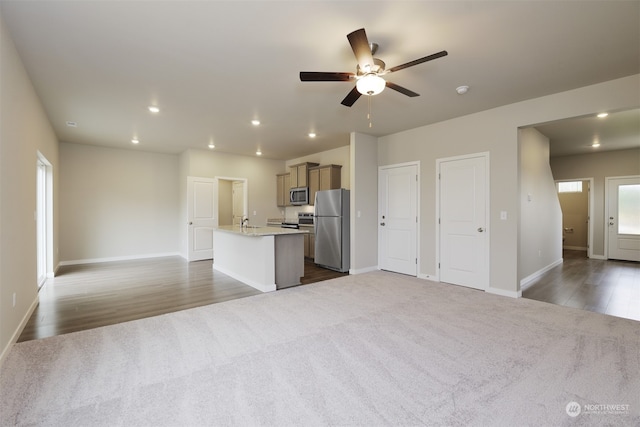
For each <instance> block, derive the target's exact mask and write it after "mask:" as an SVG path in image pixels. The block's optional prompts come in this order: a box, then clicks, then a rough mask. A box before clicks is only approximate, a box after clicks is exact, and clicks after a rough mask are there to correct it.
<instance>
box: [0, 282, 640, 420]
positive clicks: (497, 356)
mask: <svg viewBox="0 0 640 427" xmlns="http://www.w3.org/2000/svg"><path fill="white" fill-rule="evenodd" d="M571 402H575V404H571ZM567 405H569V411H567ZM614 405H615V406H614ZM0 411H1V412H0V425H2V426H10V425H11V426H12V425H20V426H22V425H43V426H94V425H95V426H158V425H167V426H178V425H187V426H201V425H215V426H220V425H238V426H252V425H267V426H291V425H303V426H313V425H333V426H336V425H349V426H350V425H359V426H378V425H449V426H474V425H478V426H499V425H504V426H518V425H532V426H551V425H554V426H561V425H568V426H569V425H620V426H622V425H625V426H631V425H640V322H636V321H633V320H625V319H620V318H615V317H610V316H606V315H602V314H597V313H590V312H585V311H579V310H573V309H570V308H565V307H559V306H555V305H551V304H546V303H542V302H537V301H531V300H526V299H519V300H515V299H510V298H505V297H499V296H495V295H489V294H485V293H483V292H479V291H474V290H470V289H466V288H461V287H456V286H451V285H445V284H438V283H433V282H428V281H423V280H419V279H415V278H410V277H406V276H401V275H395V274H391V273H385V272H374V273H368V274H362V275H357V276H348V277H344V278H340V279H335V280H331V281H327V282H321V283H316V284H313V285H307V286H301V287H297V288H292V289H288V290H283V291H278V292H275V293H269V294H263V295H258V296H254V297H248V298H244V299H240V300H235V301H228V302H224V303H220V304H215V305H210V306H206V307H200V308H195V309H191V310H186V311H182V312H178V313H171V314H167V315H163V316H158V317H154V318H148V319H142V320H136V321H133V322H128V323H123V324H119V325H113V326H107V327H103V328H98V329H94V330H89V331H83V332H77V333H72V334H68V335H62V336H57V337H52V338H47V339H42V340H37V341H28V342H24V343H20V344H17V345H15V347H14V348H13V350H12V351H11V353H10V354H9V356H8V358H7V360H6V362H5V363H4V365H3V366H2V368H1V370H0ZM568 412H569V413H570V414H571V415H572V416H570V415H569V414H568Z"/></svg>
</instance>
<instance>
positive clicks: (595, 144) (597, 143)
mask: <svg viewBox="0 0 640 427" xmlns="http://www.w3.org/2000/svg"><path fill="white" fill-rule="evenodd" d="M591 146H592V147H593V148H598V147H600V143H599V142H594V143H593V144H591Z"/></svg>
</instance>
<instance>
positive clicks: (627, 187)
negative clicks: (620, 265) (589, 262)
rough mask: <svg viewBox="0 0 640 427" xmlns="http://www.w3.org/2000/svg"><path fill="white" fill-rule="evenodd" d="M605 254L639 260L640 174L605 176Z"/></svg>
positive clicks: (628, 259)
mask: <svg viewBox="0 0 640 427" xmlns="http://www.w3.org/2000/svg"><path fill="white" fill-rule="evenodd" d="M607 212H608V215H607V227H608V240H609V242H608V249H609V255H608V257H609V258H611V259H619V260H626V261H640V176H631V177H621V178H607Z"/></svg>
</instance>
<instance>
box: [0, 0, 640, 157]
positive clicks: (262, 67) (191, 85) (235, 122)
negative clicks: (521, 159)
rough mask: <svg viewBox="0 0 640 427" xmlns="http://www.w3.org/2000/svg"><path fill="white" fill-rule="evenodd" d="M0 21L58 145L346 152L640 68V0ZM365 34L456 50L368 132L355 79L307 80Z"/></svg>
mask: <svg viewBox="0 0 640 427" xmlns="http://www.w3.org/2000/svg"><path fill="white" fill-rule="evenodd" d="M0 11H1V13H2V17H3V19H4V21H5V23H6V25H7V26H8V27H9V30H10V33H11V35H12V37H13V39H14V41H15V44H16V46H17V49H18V52H19V54H20V55H21V57H22V59H23V62H24V64H25V67H26V68H27V71H28V73H29V75H30V77H31V79H32V80H33V82H34V85H35V87H36V90H37V92H38V95H39V96H40V98H41V99H42V101H43V103H44V106H45V109H46V111H47V114H48V116H49V118H50V120H51V123H52V125H53V127H54V129H55V132H56V134H57V136H58V137H59V139H60V140H62V141H66V142H74V143H84V144H97V145H104V146H112V147H123V148H132V149H136V150H149V151H156V152H166V153H179V152H181V151H183V150H185V149H187V148H201V149H207V148H206V147H207V144H208V143H209V142H210V141H213V142H214V143H215V145H216V148H215V150H219V151H223V152H230V153H236V154H242V155H254V153H255V151H256V150H257V149H261V150H262V152H263V153H264V154H263V156H264V157H267V158H273V159H291V158H295V157H299V156H303V155H307V154H311V153H315V152H319V151H324V150H327V149H331V148H336V147H339V146H344V145H347V144H348V143H349V132H351V131H356V132H362V133H367V134H372V135H376V136H382V135H387V134H390V133H395V132H398V131H401V130H405V129H410V128H414V127H418V126H422V125H426V124H430V123H434V122H438V121H442V120H446V119H449V118H453V117H458V116H461V115H465V114H470V113H473V112H477V111H481V110H485V109H489V108H493V107H496V106H500V105H504V104H509V103H513V102H517V101H521V100H525V99H530V98H535V97H539V96H543V95H547V94H551V93H556V92H560V91H565V90H570V89H574V88H577V87H582V86H585V85H590V84H594V83H598V82H602V81H606V80H611V79H615V78H619V77H624V76H628V75H632V74H637V73H639V72H640V2H639V1H590V2H583V1H438V2H436V1H341V2H337V1H271V0H262V1H106V0H103V1H95V0H94V1H58V0H48V1H6V0H0ZM362 27H364V28H365V29H366V31H367V35H368V37H369V41H370V42H375V43H378V44H379V45H380V48H379V50H378V53H377V54H376V57H379V58H380V59H382V60H384V61H385V62H386V64H387V66H388V67H392V66H395V65H399V64H403V63H405V62H408V61H411V60H414V59H417V58H421V57H423V56H426V55H428V54H431V53H434V52H437V51H440V50H447V51H448V52H449V56H447V57H444V58H440V59H437V60H435V61H431V62H427V63H424V64H421V65H417V66H415V67H412V68H408V69H405V70H402V71H398V72H396V73H393V74H390V75H388V76H387V77H388V80H390V81H392V82H394V83H397V84H399V85H402V86H404V87H406V88H408V89H411V90H413V91H415V92H418V93H419V94H421V96H420V97H416V98H409V97H406V96H404V95H401V94H399V93H398V92H395V91H393V90H385V91H384V92H383V93H382V94H380V95H377V96H375V97H373V98H371V101H372V106H371V108H372V119H373V120H372V121H373V126H372V127H371V128H369V122H368V120H367V118H366V115H367V98H366V97H361V98H360V100H359V101H358V102H356V103H355V105H354V106H353V107H351V108H348V107H345V106H343V105H341V104H340V101H341V100H342V99H343V98H344V97H345V95H346V94H347V93H348V92H349V91H350V90H351V88H352V83H345V82H305V83H303V82H300V79H299V75H298V73H299V72H300V71H344V72H355V66H356V61H355V58H354V57H353V53H352V51H351V48H350V46H349V44H348V41H347V38H346V35H347V34H348V33H350V32H352V31H354V30H356V29H358V28H362ZM460 85H469V86H470V90H469V92H468V93H467V94H466V95H464V96H461V95H458V94H457V93H456V91H455V88H456V87H458V86H460ZM150 104H155V105H158V106H159V107H160V108H161V112H160V113H159V114H157V115H152V114H150V113H149V112H148V111H147V106H148V105H150ZM254 118H258V119H260V120H261V121H262V125H260V126H259V127H254V126H252V125H251V124H250V120H251V119H254ZM67 121H73V122H76V123H77V127H76V128H72V127H68V126H66V122H67ZM310 131H314V132H316V133H317V134H318V137H317V138H315V139H313V140H312V139H309V138H308V137H307V133H308V132H310ZM133 136H137V137H138V138H139V139H140V144H139V145H137V146H133V145H132V144H131V143H130V140H131V138H132V137H133ZM552 139H553V138H552Z"/></svg>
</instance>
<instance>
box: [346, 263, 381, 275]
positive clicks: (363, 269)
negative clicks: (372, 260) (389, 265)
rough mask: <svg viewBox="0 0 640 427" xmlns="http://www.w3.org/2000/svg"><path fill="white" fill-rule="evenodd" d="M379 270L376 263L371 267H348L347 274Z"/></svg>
mask: <svg viewBox="0 0 640 427" xmlns="http://www.w3.org/2000/svg"><path fill="white" fill-rule="evenodd" d="M378 270H380V269H379V268H378V266H377V265H373V266H371V267H365V268H350V269H349V274H363V273H370V272H372V271H378Z"/></svg>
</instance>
